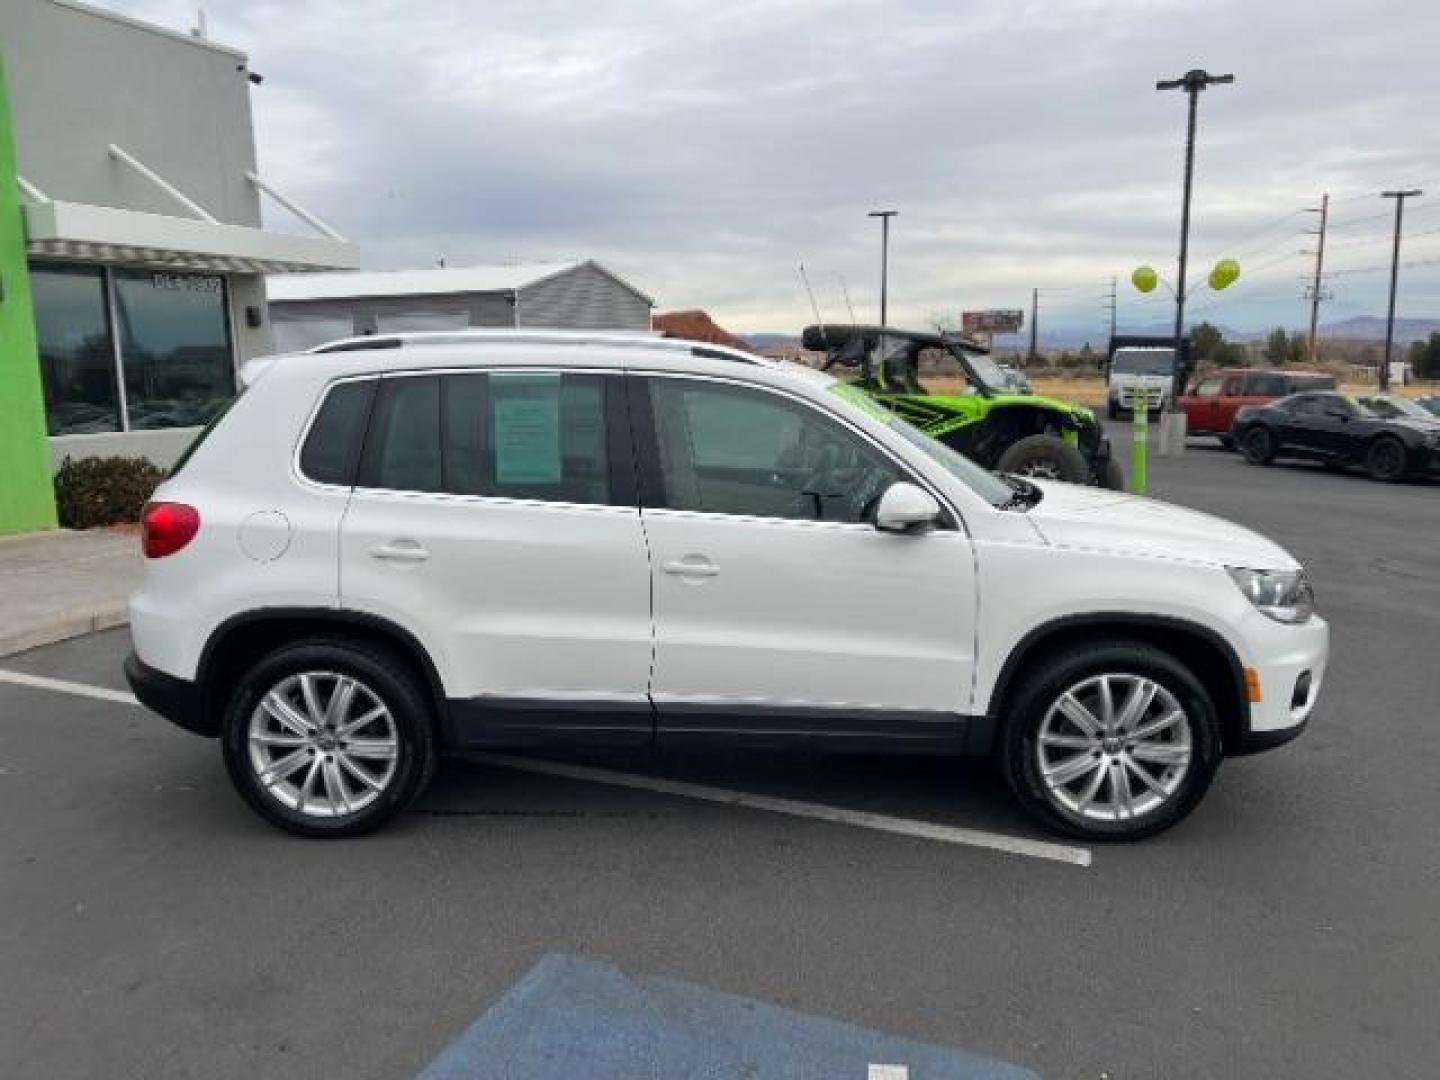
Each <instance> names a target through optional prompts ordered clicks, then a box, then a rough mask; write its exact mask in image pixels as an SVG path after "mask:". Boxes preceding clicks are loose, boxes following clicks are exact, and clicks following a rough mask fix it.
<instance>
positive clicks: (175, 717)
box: [125, 652, 220, 738]
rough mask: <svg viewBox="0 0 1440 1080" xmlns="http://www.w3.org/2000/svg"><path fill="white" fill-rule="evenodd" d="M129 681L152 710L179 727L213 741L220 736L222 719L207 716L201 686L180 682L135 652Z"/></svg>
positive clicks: (127, 671) (129, 665)
mask: <svg viewBox="0 0 1440 1080" xmlns="http://www.w3.org/2000/svg"><path fill="white" fill-rule="evenodd" d="M125 681H126V682H128V683H129V684H130V690H131V692H132V693H134V695H135V696H136V697H137V698H139V699H140V704H142V705H144V706H145V707H146V708H147V709H151V710H153V711H155V712H157V713H159V714H160V715H161V716H163V717H164V718H165V719H166V720H169V721H170V722H171V723H172V724H174V725H175V726H177V727H182V728H184V729H185V730H186V731H189V732H193V733H194V734H196V735H205V736H208V737H210V738H214V737H215V736H217V735H219V734H220V724H219V721H218V719H214V720H212V719H211V718H210V717H209V716H207V715H206V712H205V708H204V697H203V695H202V694H201V693H200V689H199V687H197V686H196V685H195V684H194V683H193V682H190V681H189V680H188V679H177V678H176V677H175V676H174V675H167V674H166V673H165V672H163V671H160V670H159V669H158V668H153V667H151V666H150V665H149V664H147V663H145V662H144V661H143V660H141V659H140V658H139V657H138V656H136V655H135V654H134V653H133V652H132V653H131V654H130V655H129V656H127V657H126V658H125Z"/></svg>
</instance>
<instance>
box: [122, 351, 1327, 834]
mask: <svg viewBox="0 0 1440 1080" xmlns="http://www.w3.org/2000/svg"><path fill="white" fill-rule="evenodd" d="M242 381H243V383H244V385H245V389H244V391H243V393H242V394H241V395H240V396H239V397H238V398H237V399H236V401H235V402H234V404H233V406H232V407H231V408H230V410H229V411H228V412H227V413H226V414H225V415H224V416H223V417H222V418H221V419H220V420H219V421H218V422H217V423H216V424H215V425H214V426H213V427H212V428H210V429H209V431H208V433H207V434H206V435H205V436H204V437H203V438H202V439H201V440H200V441H199V443H198V444H197V445H196V446H195V447H194V448H193V450H192V452H191V454H190V457H189V460H188V461H187V462H185V463H184V464H183V466H181V467H180V468H179V469H178V470H176V471H175V472H174V473H173V474H172V475H171V477H170V478H169V479H168V480H167V481H166V482H165V483H164V484H163V485H162V486H161V487H160V488H159V490H158V491H157V492H156V495H155V501H154V502H152V503H151V504H150V505H149V506H148V507H147V508H146V510H145V513H144V537H143V545H144V553H145V556H146V565H145V578H144V583H143V585H142V586H141V588H140V589H139V590H138V591H137V592H136V593H135V595H134V596H133V597H132V599H131V601H130V616H131V634H132V637H133V641H134V652H133V654H132V655H131V657H130V658H129V659H128V661H127V663H126V675H127V677H128V680H129V682H130V685H131V687H132V688H133V689H134V691H135V694H136V696H137V697H138V698H139V699H140V700H141V701H142V702H144V703H145V704H146V705H148V706H150V707H151V708H153V709H155V710H157V711H158V712H160V713H162V714H164V715H165V716H167V717H169V718H170V719H171V720H173V721H174V722H175V723H176V724H179V725H180V726H181V727H183V728H185V729H187V730H189V731H193V732H196V733H199V734H201V735H207V736H211V737H217V738H218V739H219V740H220V744H221V749H222V753H223V756H224V760H225V763H226V766H227V768H228V770H229V773H230V776H231V778H232V779H233V781H234V783H235V785H236V787H237V788H238V789H239V791H240V793H241V795H242V796H243V797H244V799H245V800H246V801H247V802H248V803H249V805H250V806H251V807H252V808H253V809H254V810H255V811H257V812H258V813H259V814H260V815H261V816H263V817H264V818H265V819H267V820H268V821H270V822H272V823H274V824H275V825H277V826H279V827H281V828H284V829H288V830H290V831H292V832H295V833H299V834H303V835H310V836H327V837H330V836H346V835H352V834H356V833H360V832H364V831H366V830H368V829H373V828H375V827H376V826H378V825H380V824H381V823H382V822H384V821H385V820H386V819H388V818H390V817H391V816H392V815H394V814H395V813H397V812H398V811H400V810H401V809H402V808H403V807H405V806H406V805H407V804H408V803H410V802H411V801H412V800H413V799H414V798H415V797H416V796H417V795H418V794H419V793H420V792H421V791H422V790H423V789H424V787H425V785H426V783H427V782H428V781H429V779H430V776H431V772H432V770H433V769H434V767H435V763H436V758H437V755H439V754H441V753H444V752H447V751H465V750H475V749H478V748H487V747H522V748H531V749H544V748H552V749H553V748H555V747H568V746H573V745H575V744H594V745H609V746H617V745H618V746H627V747H642V748H648V747H653V746H656V745H659V746H687V745H688V746H691V747H695V746H718V745H732V744H754V745H759V746H764V747H772V748H773V747H782V746H791V747H812V748H822V749H825V750H831V749H851V750H853V749H868V750H887V751H903V752H937V751H939V752H962V753H975V754H994V755H996V756H998V758H999V761H1000V765H1001V768H1002V770H1003V772H1004V774H1005V776H1006V777H1007V779H1008V781H1009V785H1010V788H1011V790H1012V791H1013V792H1014V793H1015V796H1016V798H1017V799H1018V800H1019V802H1020V804H1021V805H1022V806H1024V807H1025V808H1026V809H1027V810H1028V811H1029V812H1031V813H1033V814H1034V815H1035V816H1036V817H1037V818H1038V819H1039V820H1040V821H1042V822H1044V823H1045V824H1047V825H1048V826H1050V827H1053V828H1055V829H1059V830H1062V831H1064V832H1067V833H1071V834H1074V835H1077V836H1082V837H1094V838H1104V839H1133V838H1137V837H1141V836H1145V835H1148V834H1150V833H1154V832H1157V831H1159V830H1161V829H1164V828H1166V827H1168V826H1170V825H1173V824H1174V823H1175V822H1177V821H1179V820H1180V819H1182V818H1183V817H1185V815H1186V814H1188V813H1189V812H1190V811H1191V810H1192V809H1194V807H1195V806H1196V804H1197V803H1198V802H1199V801H1200V799H1201V797H1202V796H1203V795H1204V793H1205V790H1206V788H1207V787H1208V786H1209V784H1210V780H1211V777H1212V775H1213V773H1214V771H1215V769H1216V766H1217V765H1218V764H1219V763H1220V760H1221V758H1222V757H1223V756H1225V755H1236V754H1244V753H1248V752H1251V751H1254V750H1261V749H1266V748H1268V747H1273V746H1277V745H1279V744H1281V743H1284V742H1286V741H1288V740H1290V739H1293V738H1294V737H1295V736H1297V735H1299V734H1300V732H1301V731H1302V730H1303V729H1304V727H1305V726H1306V724H1307V721H1308V719H1309V717H1310V715H1311V711H1312V710H1313V709H1314V707H1315V702H1316V698H1317V695H1318V694H1319V692H1320V688H1321V684H1322V681H1323V678H1324V674H1325V665H1326V658H1327V653H1328V642H1329V631H1328V628H1327V626H1326V623H1325V622H1324V620H1322V619H1321V618H1320V617H1319V616H1318V615H1316V614H1315V613H1314V597H1313V594H1312V592H1311V587H1310V583H1309V580H1308V578H1307V577H1306V574H1305V572H1304V570H1303V569H1302V568H1301V566H1300V565H1299V564H1298V563H1297V562H1296V561H1295V559H1294V558H1292V557H1291V556H1290V555H1289V554H1288V553H1286V552H1285V551H1284V550H1282V549H1281V548H1280V547H1278V546H1276V545H1275V544H1274V543H1272V542H1271V541H1269V540H1267V539H1265V538H1264V537H1262V536H1259V535H1257V534H1256V533H1253V532H1251V531H1249V530H1248V529H1243V528H1240V527H1239V526H1236V525H1231V524H1229V523H1227V522H1224V521H1221V520H1218V519H1216V518H1213V517H1209V516H1207V515H1204V514H1199V513H1196V512H1194V511H1190V510H1182V509H1179V508H1176V507H1171V506H1167V505H1165V504H1164V503H1160V502H1152V501H1148V500H1145V499H1140V498H1135V497H1132V496H1127V495H1123V494H1118V493H1115V492H1109V491H1097V490H1095V489H1093V488H1087V487H1081V486H1077V485H1072V484H1065V483H1057V482H1053V481H1043V480H1027V479H1020V478H1015V477H1009V478H1002V477H1000V476H997V475H995V474H993V473H990V472H987V471H986V470H984V469H982V468H980V467H979V466H978V465H976V464H975V463H974V462H972V461H970V460H968V459H967V458H965V457H963V456H962V455H960V454H958V453H955V452H954V451H953V450H951V449H949V448H948V447H946V446H945V445H944V444H942V443H940V442H937V441H936V440H934V439H932V438H929V437H928V436H926V435H925V434H923V433H922V432H920V431H919V430H917V429H916V428H915V427H913V426H912V425H910V424H909V423H907V422H905V421H904V420H903V419H901V418H900V417H898V416H897V415H895V413H893V412H891V411H889V410H886V409H883V408H881V407H880V406H878V405H877V404H875V402H874V400H873V399H872V398H871V397H870V396H869V395H867V394H866V393H864V392H863V391H861V390H859V389H857V388H856V387H854V386H852V385H850V384H847V383H842V382H837V381H836V380H835V379H832V378H831V377H829V376H828V375H824V374H821V373H818V372H815V371H812V370H810V369H807V368H801V367H798V366H795V365H790V364H784V363H779V362H775V361H768V360H762V359H760V358H758V357H754V356H751V355H748V354H746V353H742V352H737V351H734V350H730V349H726V348H721V347H716V346H697V345H693V344H691V343H687V342H683V341H673V340H665V339H658V338H652V337H648V336H639V335H637V336H633V337H631V336H623V335H615V334H596V335H585V334H574V333H571V334H564V333H556V332H551V333H544V332H541V331H489V332H485V331H470V332H464V333H455V334H445V333H435V334H429V335H398V336H383V335H382V336H376V337H369V338H363V339H353V340H349V341H344V342H339V343H336V344H332V345H329V346H325V347H322V348H321V349H319V350H318V351H315V352H312V353H311V354H309V355H297V356H290V357H281V358H278V359H276V358H271V359H267V360H263V361H256V362H253V363H252V364H250V365H247V367H246V369H245V370H244V372H243V373H242Z"/></svg>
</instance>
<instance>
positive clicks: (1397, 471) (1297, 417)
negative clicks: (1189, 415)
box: [1234, 392, 1440, 482]
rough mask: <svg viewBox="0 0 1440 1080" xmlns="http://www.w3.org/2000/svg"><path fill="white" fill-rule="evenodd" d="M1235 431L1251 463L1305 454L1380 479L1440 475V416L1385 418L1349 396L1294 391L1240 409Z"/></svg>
mask: <svg viewBox="0 0 1440 1080" xmlns="http://www.w3.org/2000/svg"><path fill="white" fill-rule="evenodd" d="M1234 435H1235V442H1236V444H1237V445H1238V446H1239V447H1240V449H1241V450H1242V451H1243V452H1244V454H1245V460H1246V461H1248V462H1250V463H1251V464H1252V465H1268V464H1270V463H1271V462H1272V461H1274V460H1275V459H1276V458H1287V457H1288V458H1304V459H1308V460H1311V461H1320V462H1324V463H1325V464H1327V465H1332V466H1336V467H1343V466H1347V465H1359V466H1363V467H1364V468H1365V469H1366V471H1368V472H1369V473H1370V475H1371V476H1372V477H1374V478H1375V479H1376V480H1386V481H1391V482H1394V481H1397V480H1403V479H1405V478H1406V477H1407V476H1412V475H1416V474H1423V473H1429V474H1440V419H1437V418H1434V417H1429V416H1425V417H1422V416H1418V415H1413V414H1410V413H1406V414H1404V415H1397V416H1381V415H1379V414H1378V413H1377V412H1375V411H1374V410H1372V409H1371V408H1369V407H1367V406H1366V405H1364V404H1362V403H1361V402H1360V401H1357V400H1356V399H1355V398H1352V397H1347V396H1346V395H1344V394H1337V393H1333V392H1315V393H1304V394H1293V395H1291V396H1290V397H1287V398H1281V399H1280V400H1279V401H1275V402H1271V403H1270V404H1269V405H1265V406H1262V407H1259V408H1246V409H1241V410H1240V413H1239V415H1238V416H1237V417H1236V418H1235V429H1234Z"/></svg>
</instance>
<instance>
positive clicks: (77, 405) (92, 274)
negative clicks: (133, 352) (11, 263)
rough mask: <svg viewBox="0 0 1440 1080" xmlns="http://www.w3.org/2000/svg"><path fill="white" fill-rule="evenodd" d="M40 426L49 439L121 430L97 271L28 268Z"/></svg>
mask: <svg viewBox="0 0 1440 1080" xmlns="http://www.w3.org/2000/svg"><path fill="white" fill-rule="evenodd" d="M30 293H31V297H32V300H33V303H34V309H35V333H36V337H37V339H38V343H39V346H40V377H41V382H42V385H43V386H44V391H45V424H46V427H47V429H48V430H49V433H50V434H51V435H88V434H91V433H93V432H102V431H119V430H120V405H119V397H118V395H117V394H116V393H115V344H114V340H113V339H112V338H111V336H110V320H109V317H108V316H107V314H106V310H105V309H106V301H105V279H104V277H103V274H102V272H101V271H100V270H99V269H97V268H90V267H69V266H65V267H61V266H55V267H49V266H32V267H31V268H30Z"/></svg>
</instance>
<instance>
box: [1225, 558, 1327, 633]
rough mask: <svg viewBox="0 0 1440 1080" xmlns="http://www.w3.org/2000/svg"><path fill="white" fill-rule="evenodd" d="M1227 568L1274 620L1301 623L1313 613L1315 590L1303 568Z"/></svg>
mask: <svg viewBox="0 0 1440 1080" xmlns="http://www.w3.org/2000/svg"><path fill="white" fill-rule="evenodd" d="M1226 570H1227V571H1228V572H1229V574H1230V580H1232V581H1233V582H1235V584H1236V585H1237V586H1238V587H1239V589H1240V591H1241V592H1242V593H1244V594H1245V596H1246V598H1247V599H1248V600H1249V601H1250V602H1251V603H1252V604H1254V605H1255V606H1256V607H1257V608H1258V609H1259V610H1260V611H1261V612H1262V613H1263V614H1265V615H1268V616H1270V618H1272V619H1274V620H1275V621H1276V622H1283V623H1303V622H1304V621H1305V620H1306V619H1308V618H1310V616H1311V615H1313V614H1315V593H1314V591H1313V590H1312V589H1311V588H1310V579H1309V578H1308V577H1306V576H1305V571H1304V570H1247V569H1245V568H1244V567H1239V566H1228V567H1226Z"/></svg>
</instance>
